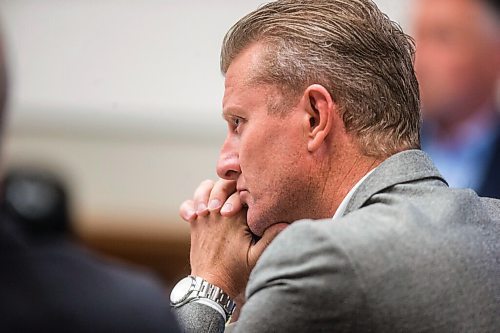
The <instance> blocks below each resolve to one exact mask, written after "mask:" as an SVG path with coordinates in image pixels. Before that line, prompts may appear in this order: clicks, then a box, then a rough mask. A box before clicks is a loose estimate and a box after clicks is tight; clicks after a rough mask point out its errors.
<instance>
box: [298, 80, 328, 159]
mask: <svg viewBox="0 0 500 333" xmlns="http://www.w3.org/2000/svg"><path fill="white" fill-rule="evenodd" d="M303 97H304V103H305V110H306V113H307V115H306V116H307V119H306V120H307V123H306V127H307V136H308V143H307V149H308V150H309V151H310V152H313V151H316V150H317V149H318V148H319V147H320V146H321V144H323V143H324V142H325V139H326V137H327V136H328V134H329V133H330V131H331V129H332V122H333V117H332V116H333V112H335V103H334V102H333V99H332V97H331V95H330V93H329V92H328V90H326V89H325V87H323V86H321V85H319V84H313V85H310V86H309V87H307V89H306V90H305V91H304V96H303Z"/></svg>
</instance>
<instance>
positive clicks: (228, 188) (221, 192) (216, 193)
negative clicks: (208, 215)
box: [208, 179, 236, 212]
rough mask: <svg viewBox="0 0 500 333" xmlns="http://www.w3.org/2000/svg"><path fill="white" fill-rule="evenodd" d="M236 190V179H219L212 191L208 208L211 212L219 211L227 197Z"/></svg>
mask: <svg viewBox="0 0 500 333" xmlns="http://www.w3.org/2000/svg"><path fill="white" fill-rule="evenodd" d="M234 192H236V181H234V180H226V179H220V180H218V181H217V182H216V183H215V185H214V187H213V188H212V192H211V193H210V198H209V201H208V209H209V210H210V211H211V212H212V211H218V210H219V209H220V208H221V207H222V204H223V203H224V202H225V201H226V200H227V198H228V197H229V196H230V195H231V194H233V193H234Z"/></svg>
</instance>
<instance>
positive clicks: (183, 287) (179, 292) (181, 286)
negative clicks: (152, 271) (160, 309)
mask: <svg viewBox="0 0 500 333" xmlns="http://www.w3.org/2000/svg"><path fill="white" fill-rule="evenodd" d="M194 284H195V279H194V278H193V277H191V276H187V277H185V278H184V279H182V280H180V281H179V282H178V283H177V284H176V285H175V287H174V289H172V292H171V293H170V303H172V305H175V304H179V303H180V302H182V301H184V300H185V299H186V297H187V296H188V295H189V292H190V291H191V287H192V286H194Z"/></svg>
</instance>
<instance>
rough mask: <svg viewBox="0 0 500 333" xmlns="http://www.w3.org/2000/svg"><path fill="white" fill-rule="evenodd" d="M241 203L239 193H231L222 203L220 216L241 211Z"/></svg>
mask: <svg viewBox="0 0 500 333" xmlns="http://www.w3.org/2000/svg"><path fill="white" fill-rule="evenodd" d="M242 208H243V205H242V204H241V200H240V195H239V194H238V192H235V193H233V194H232V195H231V196H230V197H229V198H228V199H227V200H226V202H225V203H224V205H223V206H222V208H221V210H220V214H221V215H222V216H228V217H229V216H234V215H236V214H237V213H239V212H240V211H241V209H242Z"/></svg>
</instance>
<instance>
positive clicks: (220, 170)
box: [217, 137, 241, 180]
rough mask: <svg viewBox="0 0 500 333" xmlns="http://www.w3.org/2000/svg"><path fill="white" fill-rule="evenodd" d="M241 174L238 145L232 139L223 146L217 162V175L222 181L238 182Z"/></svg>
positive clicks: (228, 139)
mask: <svg viewBox="0 0 500 333" xmlns="http://www.w3.org/2000/svg"><path fill="white" fill-rule="evenodd" d="M240 173H241V168H240V160H239V155H238V151H237V149H236V143H235V142H234V141H233V140H231V138H230V137H228V138H227V139H226V141H224V144H223V145H222V148H221V151H220V155H219V160H218V161H217V175H218V176H219V177H220V178H222V179H227V180H237V179H238V176H239V175H240Z"/></svg>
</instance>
